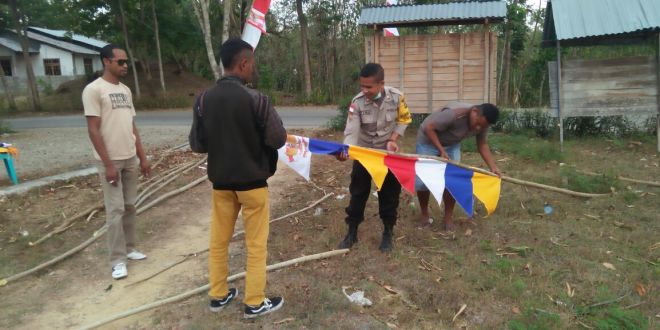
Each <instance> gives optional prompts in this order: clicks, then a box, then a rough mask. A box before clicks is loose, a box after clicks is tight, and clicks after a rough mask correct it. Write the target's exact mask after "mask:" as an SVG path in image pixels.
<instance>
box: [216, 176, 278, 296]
mask: <svg viewBox="0 0 660 330" xmlns="http://www.w3.org/2000/svg"><path fill="white" fill-rule="evenodd" d="M211 203H212V204H213V207H212V210H213V211H212V216H211V241H210V243H209V285H210V287H211V290H210V291H209V296H210V297H211V298H213V299H217V298H223V297H225V296H227V294H228V293H229V287H228V285H227V277H228V276H229V264H228V258H229V241H231V238H232V235H233V234H234V226H235V225H236V219H237V217H238V212H239V211H240V210H241V209H242V210H243V226H244V228H245V245H246V246H247V265H246V273H247V274H246V276H245V298H244V299H243V303H245V304H246V305H250V306H258V305H260V304H261V303H262V302H263V301H264V298H265V294H264V290H265V289H266V257H267V256H268V227H269V226H268V221H269V219H270V211H269V200H268V188H266V187H264V188H257V189H253V190H248V191H231V190H213V197H212V202H211Z"/></svg>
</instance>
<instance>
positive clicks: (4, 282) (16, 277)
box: [0, 175, 206, 287]
mask: <svg viewBox="0 0 660 330" xmlns="http://www.w3.org/2000/svg"><path fill="white" fill-rule="evenodd" d="M204 180H206V175H204V176H202V177H200V178H199V179H197V180H195V181H193V182H192V183H189V184H187V185H185V186H183V187H181V188H179V189H177V190H173V191H170V192H168V193H167V194H165V195H162V196H160V197H158V198H157V199H155V200H154V201H152V202H151V203H149V204H147V205H145V206H143V207H141V208H139V209H138V210H137V214H140V213H142V212H144V211H146V210H147V209H149V208H150V207H152V206H154V205H156V204H158V203H160V202H161V201H163V200H165V199H167V198H169V197H172V196H174V195H176V194H179V193H181V192H184V191H186V190H187V189H190V188H192V187H193V186H195V185H197V184H199V183H201V182H203V181H204ZM106 230H107V227H106V226H105V225H104V226H103V227H101V229H99V230H98V231H96V232H95V233H94V235H92V237H91V238H90V239H88V240H86V241H85V242H83V243H81V244H80V245H78V246H76V247H74V248H73V249H71V250H69V251H67V252H65V253H64V254H62V255H60V256H58V257H56V258H54V259H51V260H49V261H47V262H45V263H43V264H41V265H38V266H36V267H34V268H32V269H28V270H26V271H24V272H21V273H19V274H16V275H12V276H9V277H7V278H5V279H0V287H1V286H4V285H7V284H8V283H9V282H13V281H16V280H19V279H21V278H23V277H25V276H28V275H30V274H32V273H34V272H37V271H39V270H41V269H44V268H46V267H48V266H50V265H53V264H56V263H58V262H60V261H62V260H64V259H66V258H67V257H69V256H72V255H74V254H75V253H77V252H79V251H82V250H83V249H84V248H86V247H87V246H88V245H90V244H92V243H93V242H94V241H95V240H97V239H98V238H99V237H101V235H103V234H104V233H105V232H106Z"/></svg>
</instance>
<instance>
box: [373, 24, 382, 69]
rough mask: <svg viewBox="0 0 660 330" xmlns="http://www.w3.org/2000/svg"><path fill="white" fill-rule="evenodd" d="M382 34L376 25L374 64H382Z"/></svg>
mask: <svg viewBox="0 0 660 330" xmlns="http://www.w3.org/2000/svg"><path fill="white" fill-rule="evenodd" d="M379 32H380V29H378V27H377V26H376V25H374V62H375V63H380V38H381V36H380V35H379V34H378V33H379Z"/></svg>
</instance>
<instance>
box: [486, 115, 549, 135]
mask: <svg viewBox="0 0 660 330" xmlns="http://www.w3.org/2000/svg"><path fill="white" fill-rule="evenodd" d="M555 123H556V119H554V118H552V117H550V116H549V115H548V114H547V113H545V112H543V111H541V110H509V109H502V110H501V111H500V118H499V119H498V121H497V123H495V125H493V126H492V130H493V131H495V132H504V133H516V134H525V135H528V134H529V133H530V132H533V133H534V135H536V136H539V137H548V136H550V135H551V134H552V132H553V130H554V129H555V126H556V124H555Z"/></svg>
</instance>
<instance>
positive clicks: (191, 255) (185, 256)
mask: <svg viewBox="0 0 660 330" xmlns="http://www.w3.org/2000/svg"><path fill="white" fill-rule="evenodd" d="M332 195H334V193H329V194H326V195H325V196H323V197H322V198H321V199H319V200H317V201H316V202H314V203H312V204H310V205H309V206H307V207H305V208H303V209H300V210H298V211H295V212H291V213H289V214H285V215H283V216H281V217H279V218H276V219H273V220H271V221H269V222H268V223H269V224H272V223H274V222H277V221H280V220H282V219H286V218H288V217H291V216H294V215H296V214H298V213H301V212H304V211H306V210H309V209H311V208H312V207H314V206H316V205H318V204H319V203H321V202H323V201H324V200H326V199H327V198H328V197H330V196H332ZM242 234H245V230H239V231H237V232H235V233H234V235H233V236H232V239H233V238H236V237H238V236H240V235H242ZM208 251H209V249H204V250H201V251H197V252H193V253H188V254H186V255H184V256H183V258H181V259H180V260H178V261H175V262H173V263H171V264H170V265H168V266H166V267H165V268H163V269H161V270H159V271H156V272H154V273H152V274H151V275H149V276H147V277H145V278H142V279H139V280H137V281H135V282H131V283H129V284H126V285H125V286H124V287H125V288H126V287H129V286H133V285H136V284H139V283H142V282H145V281H148V280H150V279H152V278H154V277H156V276H158V275H160V274H162V273H164V272H165V271H167V270H169V269H171V268H173V267H174V266H176V265H179V264H182V263H184V262H185V261H187V260H189V259H190V257H193V256H197V255H198V254H202V253H206V252H208Z"/></svg>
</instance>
